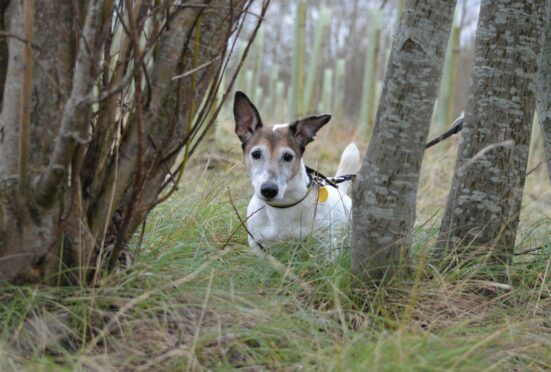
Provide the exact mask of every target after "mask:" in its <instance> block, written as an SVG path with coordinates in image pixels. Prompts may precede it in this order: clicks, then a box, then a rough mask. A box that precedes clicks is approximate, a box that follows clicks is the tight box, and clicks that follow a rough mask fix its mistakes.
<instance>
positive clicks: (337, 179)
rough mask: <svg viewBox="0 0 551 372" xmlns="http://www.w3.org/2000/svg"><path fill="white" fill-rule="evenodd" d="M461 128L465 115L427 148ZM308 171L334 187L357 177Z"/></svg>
mask: <svg viewBox="0 0 551 372" xmlns="http://www.w3.org/2000/svg"><path fill="white" fill-rule="evenodd" d="M461 129H463V116H460V117H458V118H457V119H455V121H454V122H453V124H452V126H451V128H450V129H448V130H447V131H446V132H444V133H442V134H441V135H440V136H438V137H436V138H434V139H433V140H430V141H429V142H427V143H426V144H425V149H428V148H430V147H432V146H434V145H437V144H439V143H440V142H442V141H444V140H445V139H447V138H449V137H451V136H453V135H454V134H456V133H459V132H460V131H461ZM306 173H308V175H310V176H312V177H316V178H318V179H320V180H322V181H323V182H325V183H327V184H328V185H330V186H333V187H334V188H338V186H337V184H339V183H343V182H346V181H352V180H353V179H354V178H356V175H355V174H344V175H342V176H338V177H327V176H325V175H324V174H323V173H321V172H319V171H318V170H316V169H314V168H311V167H309V166H306Z"/></svg>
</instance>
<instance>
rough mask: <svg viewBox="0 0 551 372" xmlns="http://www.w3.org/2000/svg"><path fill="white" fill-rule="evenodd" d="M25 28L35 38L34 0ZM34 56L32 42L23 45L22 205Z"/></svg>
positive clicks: (28, 6)
mask: <svg viewBox="0 0 551 372" xmlns="http://www.w3.org/2000/svg"><path fill="white" fill-rule="evenodd" d="M23 13H24V17H25V18H24V28H25V38H26V39H27V40H32V38H33V20H34V0H25V5H24V10H23ZM32 75H33V56H32V50H31V45H30V43H25V45H24V47H23V82H22V87H21V105H20V108H21V112H20V122H19V125H20V127H19V159H18V160H19V161H18V172H19V180H18V188H17V191H18V197H17V200H18V205H19V207H21V206H22V203H23V200H24V198H25V196H26V194H27V191H28V188H29V174H28V165H29V156H30V154H29V148H30V141H31V139H30V126H31V106H30V105H31V91H32V85H33V80H32V78H33V76H32Z"/></svg>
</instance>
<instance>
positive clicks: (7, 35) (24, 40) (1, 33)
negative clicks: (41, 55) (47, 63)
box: [0, 2, 40, 50]
mask: <svg viewBox="0 0 551 372" xmlns="http://www.w3.org/2000/svg"><path fill="white" fill-rule="evenodd" d="M26 4H27V2H25V5H26ZM25 12H26V11H25ZM25 16H26V13H25ZM25 31H27V27H26V26H25ZM0 37H5V38H12V39H15V40H17V41H20V42H22V43H23V44H27V45H30V46H31V47H32V48H33V49H36V50H40V46H38V45H36V44H34V43H33V42H32V40H31V39H29V37H28V36H27V35H26V34H25V37H21V36H18V35H15V34H12V33H11V32H6V31H0ZM31 37H32V30H31Z"/></svg>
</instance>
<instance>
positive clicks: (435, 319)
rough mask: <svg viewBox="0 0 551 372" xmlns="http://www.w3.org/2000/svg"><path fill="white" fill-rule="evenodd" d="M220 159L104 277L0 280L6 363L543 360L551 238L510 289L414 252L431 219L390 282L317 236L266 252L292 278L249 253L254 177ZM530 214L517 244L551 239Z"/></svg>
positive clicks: (493, 365) (392, 366)
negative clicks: (364, 282)
mask: <svg viewBox="0 0 551 372" xmlns="http://www.w3.org/2000/svg"><path fill="white" fill-rule="evenodd" d="M314 152H315V151H314ZM318 156H319V157H320V158H323V157H325V156H327V154H323V153H319V154H318ZM228 159H229V160H228ZM228 159H225V160H220V161H218V162H214V163H213V162H212V160H213V159H211V164H212V165H213V166H214V167H215V169H214V170H204V169H203V168H202V167H204V165H205V162H204V161H203V160H202V159H201V158H198V159H197V160H196V161H195V164H192V166H191V169H190V170H189V173H188V174H189V177H188V178H187V180H186V181H185V184H184V185H183V186H182V187H181V190H180V191H179V192H178V193H177V195H176V196H175V197H174V198H173V199H171V200H170V201H169V202H168V203H166V204H164V205H162V206H160V207H159V208H158V209H156V210H155V211H153V212H152V213H151V214H150V216H149V217H148V224H147V227H146V231H145V234H144V240H143V243H142V247H141V250H140V255H139V256H138V257H137V258H136V259H135V261H134V265H133V266H132V267H131V268H130V269H128V270H126V271H119V272H117V273H114V274H112V275H110V276H108V277H106V278H104V279H103V280H102V281H101V283H100V284H99V286H98V287H97V288H75V287H68V288H67V287H66V288H50V287H40V286H33V287H31V286H28V287H4V288H2V289H1V290H0V370H1V371H11V370H14V371H15V370H17V371H19V370H33V371H36V370H39V371H41V370H44V371H50V370H56V371H57V370H75V369H77V370H98V371H100V370H101V371H109V370H140V369H142V370H184V369H190V370H200V369H201V368H206V369H214V370H230V369H234V368H243V369H245V368H249V369H248V370H311V371H319V370H334V371H343V370H346V371H348V370H350V371H366V370H373V371H410V370H418V371H440V370H450V369H454V370H466V371H479V370H546V369H550V368H551V353H550V352H549V350H551V292H550V290H549V286H550V284H551V279H550V276H551V267H550V260H551V252H550V250H549V248H547V249H545V250H544V251H543V252H542V253H541V254H539V255H538V256H536V257H535V258H531V257H524V256H523V257H519V259H518V260H517V261H516V262H515V264H514V265H513V266H512V268H511V272H510V278H511V283H510V284H511V288H510V289H507V288H505V289H502V288H499V287H496V286H495V283H494V282H492V281H488V280H486V281H484V280H479V279H477V278H478V276H477V275H476V274H477V272H479V271H480V270H481V268H480V266H479V265H478V263H477V262H476V261H473V262H471V263H468V264H466V265H464V266H462V267H459V268H455V269H453V270H451V271H449V272H446V273H442V272H439V271H438V270H437V269H436V268H434V267H433V266H431V265H429V264H423V262H425V261H426V260H423V259H422V258H423V257H424V255H425V254H426V250H427V248H430V247H431V244H433V240H434V237H435V235H436V233H437V227H438V218H436V217H434V218H426V219H424V220H423V221H426V222H425V223H420V224H419V225H418V227H417V230H416V233H415V247H414V252H413V253H414V254H413V257H414V260H413V267H412V269H413V270H412V273H413V275H412V276H410V277H409V278H402V279H400V280H395V281H393V282H391V283H389V285H388V286H387V287H385V288H384V289H383V288H367V287H362V286H361V285H359V284H358V282H357V281H356V280H355V279H354V278H353V277H352V276H351V274H350V273H349V266H350V262H349V261H350V257H349V248H348V247H347V244H346V242H344V243H343V244H342V247H341V250H340V253H339V254H338V256H337V257H336V258H335V260H334V261H330V260H328V259H327V258H326V256H325V255H324V254H323V251H322V249H321V248H320V247H319V244H318V243H317V242H316V241H313V240H310V241H306V242H287V243H282V244H279V245H278V246H276V247H275V248H274V249H273V250H272V251H271V253H272V254H273V255H274V256H275V257H276V258H277V260H278V261H279V263H280V264H281V265H282V266H283V267H284V268H285V270H286V271H287V272H288V273H292V274H293V276H292V277H291V276H289V275H285V273H284V272H283V271H282V270H281V268H276V267H275V266H274V265H273V264H272V263H271V262H270V261H268V260H266V259H262V258H258V257H255V256H252V255H250V254H249V251H248V247H247V239H246V234H245V231H244V230H243V229H242V228H240V225H239V220H238V218H237V217H236V215H235V212H234V210H233V208H232V205H231V203H230V202H229V200H230V198H229V194H230V193H231V196H232V199H233V200H234V202H235V205H236V207H237V209H238V210H239V211H240V213H242V214H244V213H245V208H246V204H247V202H248V196H249V188H248V187H247V184H248V180H247V178H246V177H245V176H244V172H243V170H242V169H241V166H240V165H239V161H238V155H235V154H234V155H231V156H229V157H228ZM333 160H334V159H333ZM333 163H334V162H333ZM431 166H432V165H431V163H429V164H428V165H427V166H426V167H425V169H429V170H428V171H427V170H425V173H427V172H429V173H430V172H431V171H432V170H431V169H432V168H431ZM425 176H426V174H425ZM425 176H424V177H425ZM538 177H539V176H538ZM423 182H426V181H423ZM426 187H428V186H427V185H426V183H423V186H422V188H421V189H423V188H426ZM433 196H434V195H432V196H431V197H433ZM420 205H421V207H423V206H425V207H423V208H426V209H425V210H426V211H427V213H424V212H421V215H427V216H430V215H432V214H433V210H434V209H435V207H434V206H430V205H429V203H428V202H427V201H425V200H422V201H421V202H420ZM429 212H430V213H429ZM423 218H424V217H423ZM538 221H539V223H538V224H530V226H531V229H528V228H524V230H523V233H522V237H521V239H519V240H520V243H519V250H521V249H524V248H526V247H530V246H533V245H534V244H535V243H534V242H537V243H538V244H545V243H546V242H547V240H548V239H549V236H548V234H547V229H548V226H549V221H548V220H546V219H544V218H541V217H540V218H539V220H538ZM550 236H551V235H550ZM136 241H137V239H136ZM135 244H137V243H136V242H135V243H134V245H135ZM134 248H135V247H134ZM134 250H135V249H134Z"/></svg>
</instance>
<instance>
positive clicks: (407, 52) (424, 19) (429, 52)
mask: <svg viewBox="0 0 551 372" xmlns="http://www.w3.org/2000/svg"><path fill="white" fill-rule="evenodd" d="M454 9H455V1H450V0H447V1H437V0H430V1H409V2H408V6H407V9H406V11H405V12H404V13H403V15H402V18H401V21H400V25H399V28H398V30H397V32H396V35H395V37H394V42H393V44H392V51H391V55H390V60H389V67H388V71H387V73H386V77H385V85H384V88H383V92H382V97H381V102H380V104H379V110H378V112H377V118H376V123H375V128H374V132H373V138H372V139H371V142H370V144H369V148H368V150H367V154H366V157H365V159H364V162H363V165H362V169H361V171H360V173H359V175H358V177H357V179H356V182H355V186H354V194H353V234H352V235H353V238H352V270H353V271H354V272H355V273H356V274H359V275H362V276H367V277H369V278H371V279H373V280H379V279H381V278H382V277H383V276H384V275H385V273H386V272H387V270H390V271H392V267H393V266H395V265H397V264H399V263H400V259H401V258H400V257H401V255H402V254H403V255H405V256H407V255H408V252H409V248H410V246H411V234H412V230H413V225H414V222H415V198H416V194H417V184H418V181H419V172H420V168H421V163H422V160H423V154H424V146H425V141H426V138H427V135H428V130H429V124H430V119H431V115H432V111H433V107H434V101H435V99H436V95H437V92H438V83H439V80H440V77H441V72H442V66H443V62H444V54H445V50H446V44H447V42H448V37H449V32H450V29H451V23H452V18H453V13H454Z"/></svg>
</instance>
